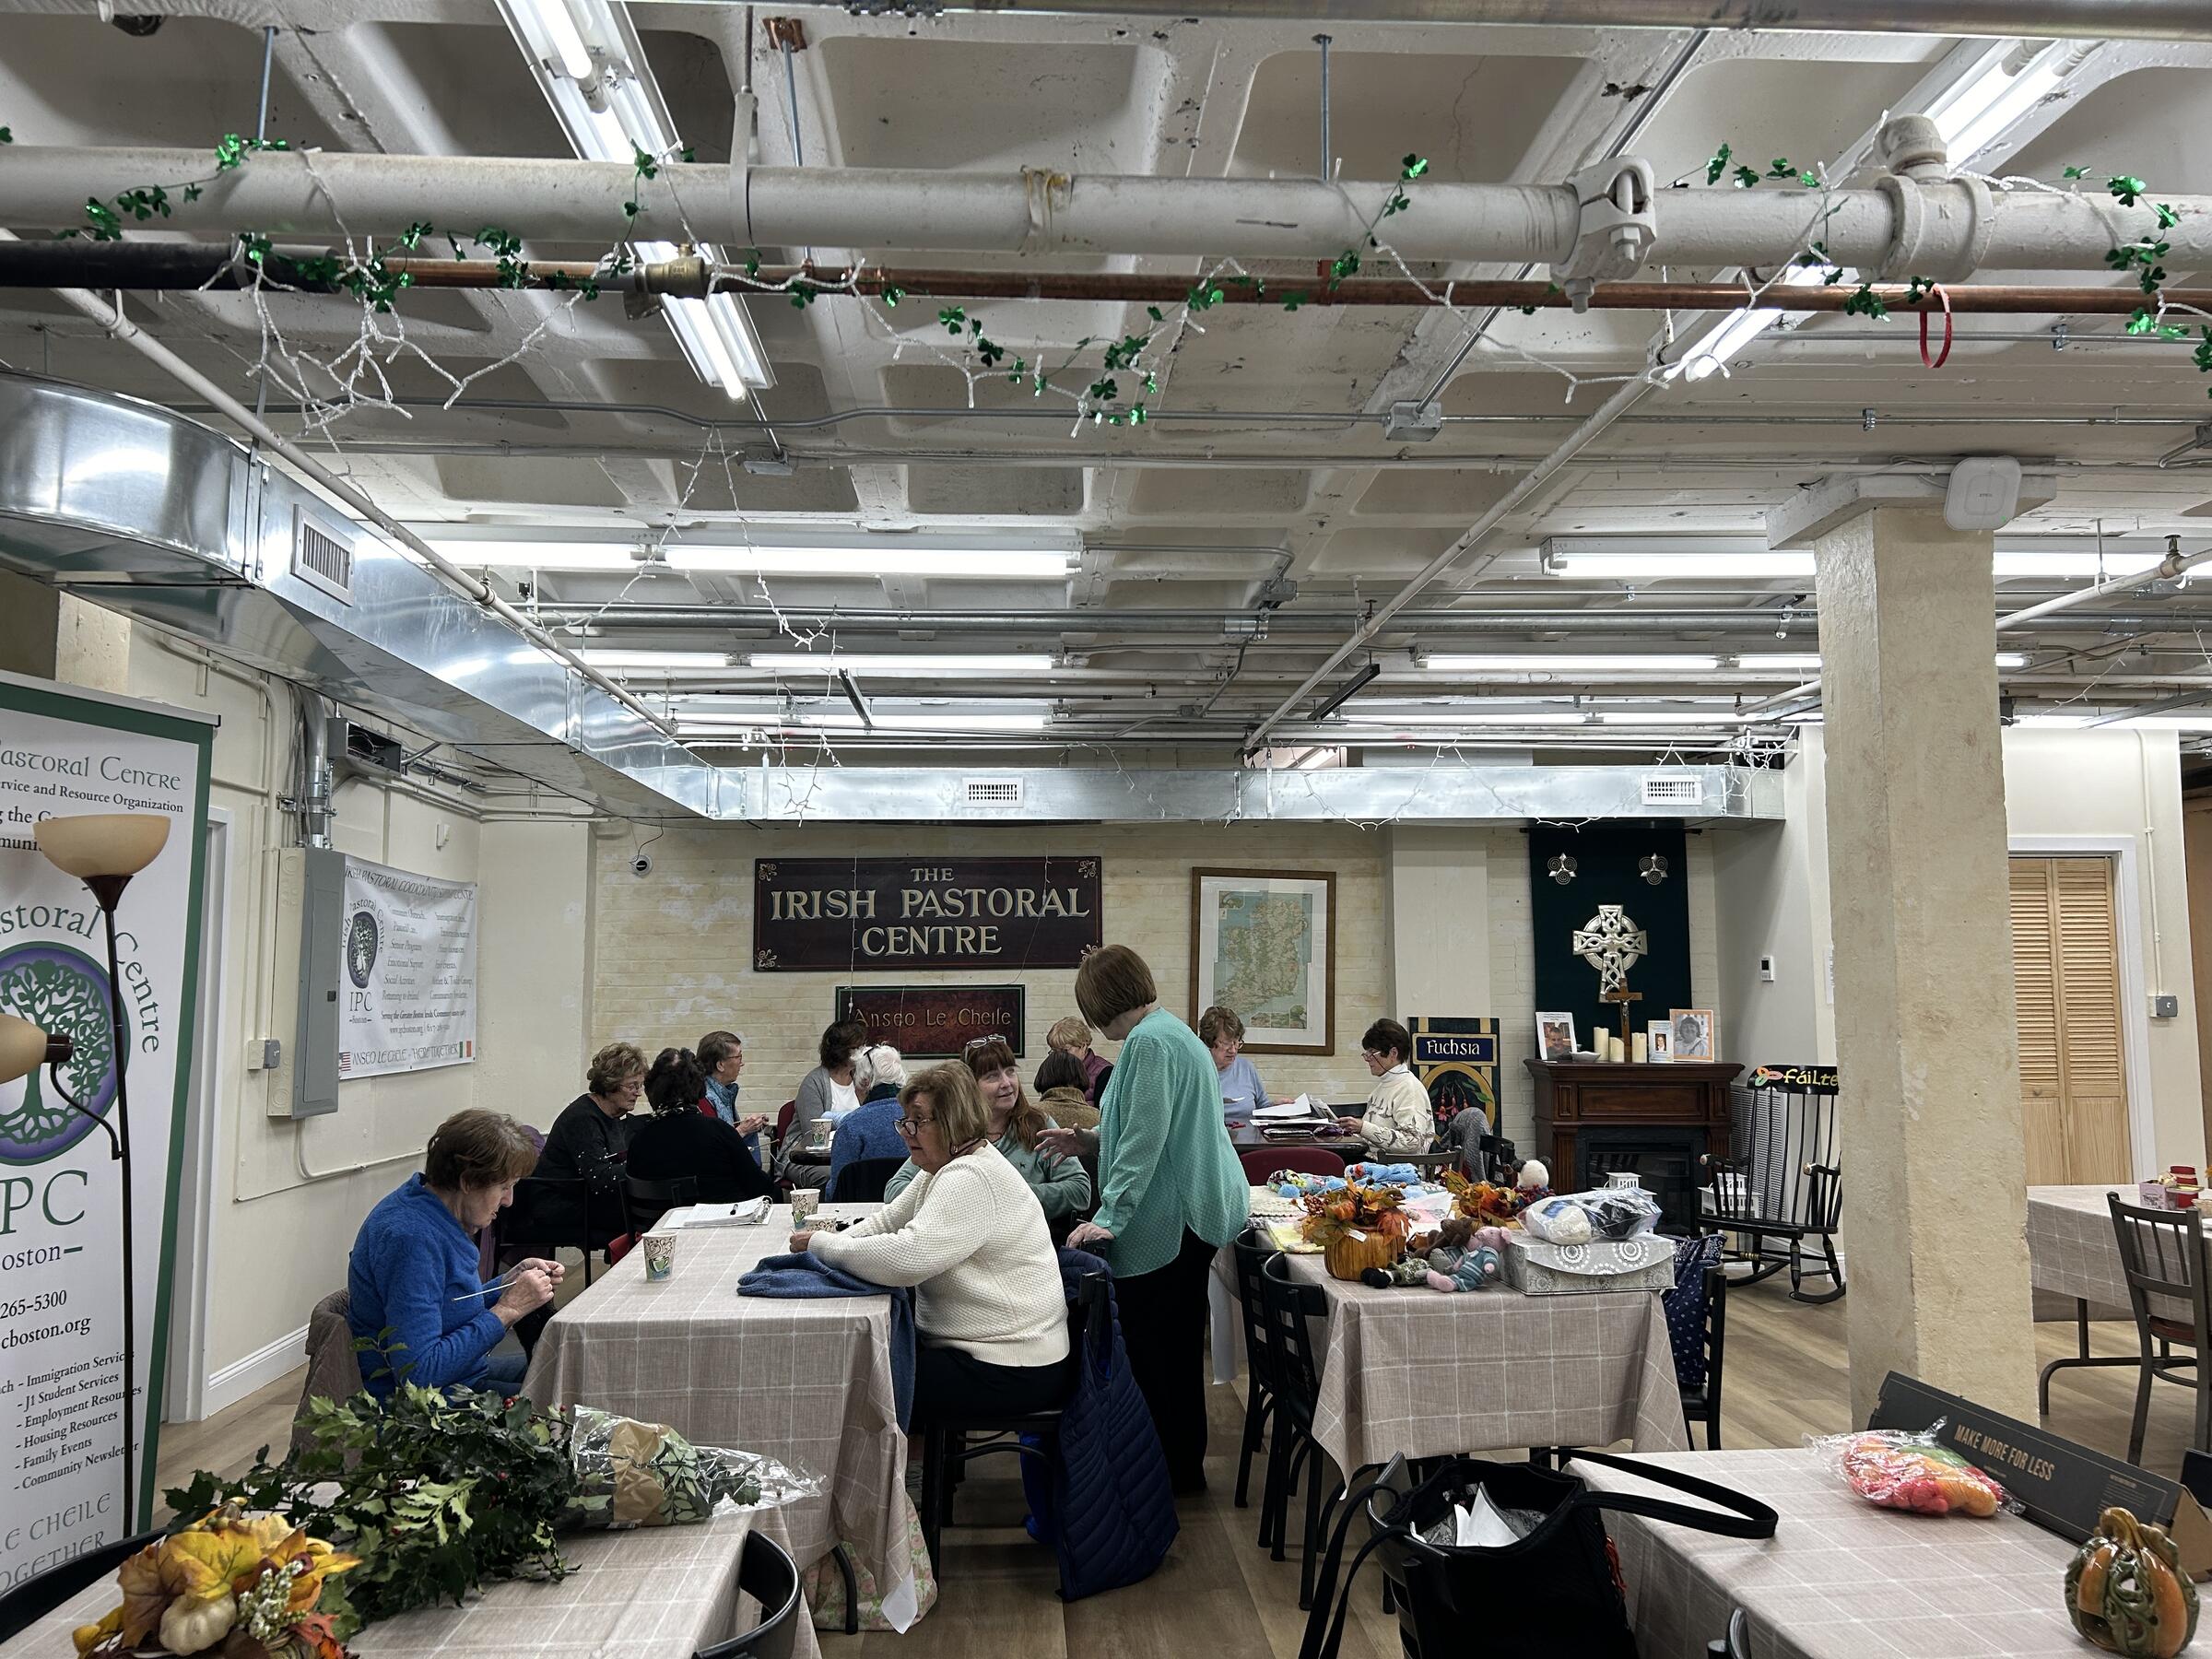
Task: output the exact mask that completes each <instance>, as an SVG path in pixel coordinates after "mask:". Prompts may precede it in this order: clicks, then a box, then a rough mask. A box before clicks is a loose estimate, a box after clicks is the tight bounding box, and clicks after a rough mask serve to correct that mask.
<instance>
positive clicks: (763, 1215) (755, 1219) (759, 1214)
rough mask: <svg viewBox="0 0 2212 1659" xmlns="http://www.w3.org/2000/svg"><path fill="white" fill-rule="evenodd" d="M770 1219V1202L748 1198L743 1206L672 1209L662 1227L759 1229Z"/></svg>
mask: <svg viewBox="0 0 2212 1659" xmlns="http://www.w3.org/2000/svg"><path fill="white" fill-rule="evenodd" d="M767 1219H768V1200H767V1199H765V1198H747V1200H746V1201H745V1202H744V1203H743V1204H693V1205H688V1206H685V1207H684V1208H682V1209H672V1210H670V1211H669V1212H668V1213H667V1214H666V1215H665V1216H663V1217H662V1218H661V1222H660V1224H661V1226H662V1227H670V1228H694V1227H758V1226H759V1225H760V1223H762V1222H763V1221H765V1220H767Z"/></svg>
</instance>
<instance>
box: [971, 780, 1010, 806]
mask: <svg viewBox="0 0 2212 1659" xmlns="http://www.w3.org/2000/svg"><path fill="white" fill-rule="evenodd" d="M1021 785H1022V780H1021V779H1019V778H962V779H961V780H960V799H961V802H962V803H963V804H964V805H966V806H1020V805H1021Z"/></svg>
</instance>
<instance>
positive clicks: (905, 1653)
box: [160, 1282, 2191, 1659]
mask: <svg viewBox="0 0 2212 1659" xmlns="http://www.w3.org/2000/svg"><path fill="white" fill-rule="evenodd" d="M1843 1308H1844V1304H1842V1303H1840V1302H1839V1303H1835V1304H1831V1305H1830V1306H1827V1307H1806V1306H1803V1305H1801V1304H1799V1303H1795V1302H1793V1301H1791V1300H1789V1299H1788V1297H1787V1295H1786V1294H1785V1293H1784V1292H1783V1290H1782V1289H1780V1288H1777V1286H1776V1284H1775V1283H1773V1282H1769V1283H1767V1284H1763V1285H1759V1286H1758V1287H1756V1288H1752V1289H1749V1290H1744V1291H1738V1292H1737V1293H1735V1294H1734V1295H1732V1296H1731V1297H1730V1298H1729V1300H1728V1354H1727V1375H1726V1382H1725V1388H1724V1397H1725V1407H1724V1420H1723V1424H1722V1438H1723V1443H1724V1444H1726V1445H1729V1446H1794V1445H1796V1444H1797V1443H1798V1442H1799V1441H1800V1440H1801V1439H1802V1438H1803V1437H1804V1436H1806V1435H1807V1434H1830V1433H1834V1432H1837V1431H1839V1430H1843V1429H1845V1428H1848V1427H1849V1426H1850V1424H1849V1421H1848V1418H1849V1403H1848V1398H1847V1386H1846V1384H1847V1378H1846V1371H1845V1363H1844V1349H1843ZM2091 1329H2092V1333H2093V1335H2092V1339H2091V1344H2090V1346H2091V1349H2092V1351H2094V1352H2097V1353H2109V1354H2117V1353H2125V1352H2132V1351H2133V1349H2134V1346H2135V1333H2134V1329H2133V1327H2132V1326H2124V1325H2119V1324H2104V1325H2097V1326H2093V1327H2091ZM2036 1339H2037V1348H2038V1353H2039V1358H2040V1359H2056V1358H2058V1357H2059V1356H2060V1355H2062V1354H2065V1353H2070V1352H2072V1351H2073V1342H2074V1327H2073V1326H2072V1325H2070V1324H2047V1325H2041V1326H2039V1327H2038V1328H2037V1332H2036ZM299 1392H300V1374H299V1373H297V1372H295V1373H294V1374H293V1375H291V1376H290V1377H288V1378H286V1379H284V1380H283V1381H281V1382H273V1383H271V1384H269V1385H268V1386H267V1387H266V1388H264V1389H262V1390H261V1391H260V1392H259V1393H257V1394H253V1395H251V1396H250V1397H248V1398H247V1399H244V1400H241V1401H240V1402H239V1403H238V1404H237V1405H235V1406H230V1407H229V1408H228V1409H227V1410H225V1411H223V1412H221V1413H219V1414H218V1416H216V1417H213V1418H209V1419H208V1420H207V1421H206V1422H204V1423H193V1424H182V1425H171V1427H169V1428H168V1429H166V1430H163V1432H162V1440H161V1459H160V1469H161V1483H162V1485H163V1486H165V1487H166V1486H170V1485H173V1484H175V1483H176V1482H178V1481H180V1480H182V1479H183V1478H184V1477H187V1476H188V1475H189V1474H190V1473H191V1471H192V1470H194V1469H195V1468H201V1467H207V1468H215V1469H218V1470H220V1471H224V1472H230V1471H235V1470H238V1469H241V1468H243V1467H245V1466H246V1465H248V1464H250V1463H251V1462H252V1460H253V1453H254V1452H255V1450H256V1449H257V1448H258V1447H260V1446H262V1445H264V1444H271V1443H274V1444H275V1445H276V1446H277V1447H278V1448H279V1449H280V1450H281V1448H282V1445H283V1442H284V1440H285V1437H286V1435H287V1434H288V1431H289V1428H290V1423H291V1415H292V1408H293V1406H294V1405H295V1404H296V1403H297V1401H298V1398H299ZM1207 1397H1208V1399H1209V1401H1210V1404H1211V1416H1210V1420H1209V1428H1210V1431H1211V1439H1210V1446H1211V1451H1212V1455H1211V1456H1210V1457H1209V1458H1208V1460H1207V1468H1208V1474H1209V1477H1210V1489H1209V1490H1208V1491H1207V1492H1206V1493H1205V1494H1204V1495H1202V1496H1200V1497H1198V1498H1195V1499H1193V1500H1187V1501H1186V1502H1185V1503H1184V1505H1183V1507H1182V1536H1181V1537H1180V1538H1179V1539H1178V1540H1177V1542H1176V1545H1175V1547H1174V1550H1173V1551H1172V1553H1171V1555H1170V1556H1169V1559H1168V1562H1167V1565H1166V1566H1165V1567H1164V1568H1163V1569H1162V1570H1161V1571H1160V1572H1159V1574H1157V1575H1156V1576H1155V1577H1153V1578H1152V1579H1150V1580H1148V1581H1147V1583H1143V1584H1141V1585H1138V1586H1135V1587H1133V1588H1131V1589H1127V1590H1120V1591H1115V1592H1113V1593H1112V1594H1106V1595H1100V1596H1094V1597H1092V1598H1090V1599H1089V1600H1088V1601H1080V1602H1077V1603H1075V1604H1073V1605H1072V1606H1064V1605H1062V1603H1061V1602H1060V1600H1059V1598H1058V1597H1057V1596H1056V1595H1055V1594H1053V1583H1054V1576H1053V1561H1052V1557H1051V1555H1050V1554H1049V1553H1048V1552H1046V1551H1045V1550H1043V1549H1041V1548H1040V1547H1038V1546H1036V1545H1035V1544H1033V1543H1031V1542H1030V1539H1029V1537H1028V1536H1027V1535H1025V1534H1024V1533H1023V1531H1022V1529H1021V1520H1022V1515H1023V1508H1022V1504H1021V1499H1020V1492H1019V1488H1018V1485H1017V1484H1016V1483H1015V1482H1014V1481H1013V1480H1012V1479H1010V1478H1008V1479H997V1478H989V1477H983V1476H982V1475H981V1474H980V1473H979V1475H978V1477H976V1478H974V1479H971V1481H970V1483H969V1484H968V1485H967V1486H965V1487H963V1488H962V1489H961V1493H960V1509H959V1523H960V1524H959V1525H958V1526H957V1527H955V1528H954V1529H952V1530H950V1531H948V1532H947V1535H946V1538H945V1557H946V1559H945V1576H946V1580H947V1583H946V1584H945V1586H944V1588H943V1592H942V1595H941V1599H940V1600H939V1602H938V1604H937V1606H936V1608H935V1611H934V1612H932V1613H931V1614H930V1615H929V1616H928V1617H927V1618H924V1619H923V1620H922V1622H921V1623H920V1624H918V1625H916V1626H915V1627H914V1629H913V1630H911V1631H909V1632H908V1633H907V1634H906V1635H905V1636H903V1637H899V1636H891V1635H864V1636H859V1637H845V1636H841V1635H831V1634H829V1633H824V1635H823V1637H822V1647H823V1651H824V1652H825V1653H827V1654H829V1655H830V1659H855V1656H860V1659H868V1656H873V1659H888V1655H891V1654H894V1653H895V1654H898V1655H900V1659H937V1656H939V1655H942V1656H944V1659H973V1656H974V1654H975V1653H977V1652H978V1651H980V1650H979V1649H978V1647H977V1642H978V1640H979V1638H980V1639H982V1640H983V1641H988V1642H990V1643H991V1644H992V1645H993V1646H994V1647H996V1646H999V1645H1001V1644H1003V1645H1004V1647H1005V1649H1006V1651H1009V1652H1014V1653H1020V1654H1021V1655H1023V1659H1062V1656H1063V1655H1067V1654H1078V1653H1079V1654H1081V1655H1082V1656H1083V1659H1161V1656H1162V1655H1171V1654H1185V1653H1188V1654H1202V1655H1204V1659H1295V1655H1296V1654H1297V1652H1298V1645H1299V1638H1300V1633H1301V1632H1302V1630H1303V1628H1304V1616H1303V1615H1302V1614H1300V1612H1299V1611H1298V1552H1297V1549H1296V1547H1295V1545H1294V1546H1293V1547H1292V1548H1291V1549H1290V1550H1289V1551H1288V1559H1287V1560H1285V1561H1282V1562H1280V1563H1277V1562H1274V1561H1271V1560H1269V1559H1267V1556H1266V1554H1265V1551H1263V1550H1261V1549H1260V1548H1258V1547H1256V1546H1255V1545H1254V1543H1253V1537H1254V1535H1256V1532H1257V1529H1258V1525H1259V1517H1258V1512H1257V1511H1256V1510H1249V1509H1247V1510H1240V1509H1237V1508H1235V1507H1233V1505H1232V1504H1231V1502H1230V1494H1231V1491H1232V1489H1233V1488H1234V1487H1235V1484H1236V1451H1237V1443H1238V1436H1239V1433H1240V1431H1241V1426H1242V1420H1243V1419H1242V1412H1243V1406H1242V1392H1241V1385H1240V1386H1239V1387H1236V1388H1210V1389H1208V1390H1207ZM2134 1398H2135V1378H2134V1373H2133V1372H2132V1371H2120V1370H2111V1371H2069V1372H2062V1373H2060V1377H2059V1380H2058V1382H2057V1383H2056V1385H2055V1386H2054V1387H2053V1390H2052V1396H2051V1417H2050V1418H2049V1421H2048V1427H2049V1428H2050V1429H2051V1430H2053V1432H2054V1433H2057V1434H2062V1435H2065V1437H2066V1438H2068V1439H2069V1440H2075V1441H2081V1442H2082V1443H2084V1444H2086V1445H2089V1446H2093V1447H2096V1448H2097V1449H2099V1450H2100V1451H2105V1452H2110V1453H2112V1454H2113V1455H2115V1456H2119V1455H2124V1454H2125V1453H2126V1450H2127V1424H2128V1415H2129V1413H2130V1411H2131V1410H2132V1409H2133V1405H2134ZM2190 1412H2191V1401H2190V1396H2189V1394H2188V1393H2187V1392H2186V1391H2185V1390H2183V1389H2181V1388H2178V1387H2168V1386H2161V1387H2160V1388H2159V1391H2158V1393H2157V1394H2155V1395H2154V1396H2153V1398H2152V1406H2151V1418H2150V1434H2149V1438H2148V1441H2147V1443H2146V1445H2145V1448H2144V1456H2143V1463H2144V1465H2145V1466H2146V1467H2147V1468H2150V1469H2153V1470H2156V1471H2159V1472H2160V1473H2164V1474H2172V1473H2174V1472H2176V1471H2177V1470H2178V1469H2179V1467H2180V1465H2181V1455H2182V1451H2183V1447H2184V1446H2185V1445H2186V1444H2187V1442H2188V1436H2189V1427H2190ZM1255 1488H1256V1481H1255ZM1398 1651H1399V1650H1398V1645H1397V1637H1396V1632H1395V1628H1394V1624H1393V1623H1392V1621H1389V1620H1386V1619H1385V1618H1383V1617H1382V1612H1381V1609H1380V1606H1379V1603H1378V1598H1377V1596H1376V1595H1374V1594H1360V1595H1358V1596H1355V1597H1354V1598H1353V1618H1352V1620H1351V1623H1350V1625H1349V1626H1348V1627H1347V1630H1346V1633H1345V1641H1344V1648H1343V1659H1394V1655H1396V1654H1397V1653H1398Z"/></svg>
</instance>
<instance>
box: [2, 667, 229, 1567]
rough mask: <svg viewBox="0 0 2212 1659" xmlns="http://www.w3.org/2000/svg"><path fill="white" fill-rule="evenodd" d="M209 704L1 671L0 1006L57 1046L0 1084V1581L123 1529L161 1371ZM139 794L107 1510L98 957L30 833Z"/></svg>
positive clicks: (108, 1382)
mask: <svg viewBox="0 0 2212 1659" xmlns="http://www.w3.org/2000/svg"><path fill="white" fill-rule="evenodd" d="M214 735H215V734H214V730H213V728H212V726H211V725H210V724H207V723H206V722H204V721H201V720H197V719H194V718H193V717H192V716H189V715H186V714H182V713H180V712H172V711H168V710H163V709H159V708H157V707H156V706H155V705H153V704H150V703H134V702H127V701H125V700H122V699H106V698H99V697H95V696H90V695H83V696H80V695H76V694H73V693H69V692H65V691H63V690H61V689H59V688H55V687H53V686H50V685H45V684H42V683H41V682H38V681H32V680H24V679H18V678H17V677H15V676H12V675H0V1009H5V1010H6V1012H7V1013H10V1014H13V1015H16V1016H17V1017H18V1018H23V1019H28V1020H29V1021H30V1022H31V1023H32V1024H33V1025H36V1026H39V1027H41V1028H42V1029H43V1030H46V1031H47V1032H48V1033H49V1034H51V1035H55V1036H66V1037H67V1038H68V1039H69V1040H70V1041H71V1043H72V1044H73V1045H74V1047H75V1053H74V1055H73V1056H72V1058H71V1060H70V1061H69V1063H68V1064H67V1065H64V1066H63V1067H61V1068H60V1069H61V1079H62V1083H63V1085H64V1086H65V1088H67V1089H68V1090H69V1092H70V1093H71V1094H73V1095H75V1096H76V1098H77V1099H78V1100H81V1101H82V1102H83V1103H84V1104H85V1106H86V1107H87V1108H88V1110H89V1111H90V1112H92V1113H93V1114H94V1117H96V1118H97V1119H98V1120H99V1122H98V1123H95V1122H94V1120H93V1118H88V1117H85V1116H83V1115H81V1114H79V1113H78V1112H75V1111H73V1110H72V1109H71V1108H70V1106H69V1105H68V1103H67V1102H66V1101H65V1100H62V1099H61V1098H60V1097H59V1094H58V1092H57V1090H56V1089H55V1088H54V1080H53V1077H52V1076H51V1075H49V1074H48V1073H45V1072H38V1073H34V1074H33V1075H31V1076H30V1077H26V1078H23V1079H22V1080H20V1081H18V1082H15V1083H8V1084H0V1590H12V1589H14V1588H15V1587H16V1586H17V1585H18V1584H20V1583H22V1582H23V1581H24V1580H25V1579H27V1578H29V1577H30V1576H31V1575H32V1574H34V1573H37V1572H41V1571H44V1570H45V1569H47V1568H49V1567H53V1566H58V1565H59V1564H61V1563H62V1562H64V1561H67V1560H69V1559H72V1558H73V1557H75V1556H76V1555H78V1554H80V1553H82V1552H83V1551H84V1550H86V1549H88V1548H91V1547H93V1546H95V1545H98V1544H112V1543H113V1542H115V1541H116V1540H117V1539H120V1538H123V1537H126V1536H128V1535H131V1534H132V1533H135V1532H137V1531H140V1530H142V1529H143V1528H144V1527H145V1526H146V1525H147V1523H148V1520H149V1517H150V1516H151V1513H152V1510H153V1488H154V1453H155V1445H154V1437H155V1432H156V1430H157V1427H158V1426H159V1423H160V1421H161V1382H162V1378H163V1375H164V1373H165V1371H167V1369H168V1366H167V1359H168V1355H167V1352H166V1349H167V1344H168V1331H169V1288H170V1273H169V1268H170V1252H171V1230H172V1228H173V1225H174V1214H175V1208H176V1187H177V1175H178V1164H179V1159H180V1156H181V1153H182V1140H181V1138H180V1137H179V1136H178V1135H176V1134H175V1132H174V1131H175V1125H176V1124H177V1123H178V1122H179V1121H180V1120H181V1118H182V1115H183V1112H184V1099H185V1089H186V1086H187V1083H188V1080H189V1078H190V1077H191V1072H192V1066H191V1059H192V1042H193V1032H194V1018H195V1012H196V1006H195V1003H196V996H197V992H198V986H199V975H198V973H197V972H196V971H193V972H187V971H186V968H187V964H194V965H196V964H197V962H198V960H199V928H200V904H199V894H200V890H201V886H200V878H201V861H202V859H203V857H204V856H205V849H206V832H205V828H204V826H205V825H206V820H207V756H208V748H209V746H210V744H211V742H212V740H213V738H214ZM108 812H133V813H154V814H159V815H160V816H162V817H165V818H168V819H169V820H170V830H169V840H168V841H167V842H166V843H165V844H164V845H163V847H162V849H161V852H160V854H159V856H158V857H157V858H155V860H154V862H153V863H152V864H150V865H147V867H146V868H145V869H144V870H142V871H140V872H139V873H138V874H137V875H136V876H135V877H132V878H131V882H130V886H129V887H128V888H125V889H124V895H123V899H122V901H121V903H120V904H119V905H118V906H117V908H116V912H115V935H116V936H115V945H116V956H117V959H118V960H119V962H120V963H121V972H120V976H119V977H120V979H121V982H122V988H123V997H122V1002H123V1013H124V1049H125V1053H126V1054H127V1056H128V1061H129V1083H130V1137H131V1165H132V1180H133V1182H134V1185H133V1190H132V1192H131V1194H130V1195H129V1202H130V1204H131V1206H132V1216H133V1218H134V1221H135V1235H136V1236H135V1241H134V1242H135V1249H134V1251H133V1255H134V1258H135V1260H134V1267H135V1273H134V1283H135V1308H136V1314H137V1331H136V1340H135V1344H134V1345H133V1346H134V1349H135V1358H136V1367H135V1372H136V1374H135V1376H134V1377H132V1378H131V1379H130V1390H129V1395H128V1397H129V1399H130V1401H131V1405H130V1406H129V1409H130V1410H131V1412H132V1417H133V1420H134V1430H133V1437H132V1438H133V1440H134V1442H135V1445H136V1447H137V1458H136V1460H135V1461H136V1464H137V1481H136V1492H137V1508H138V1513H137V1514H136V1515H135V1516H126V1515H124V1512H123V1444H124V1436H123V1425H124V1417H123V1414H124V1409H125V1406H124V1399H125V1392H124V1374H123V1358H124V1340H123V1243H122V1212H123V1206H124V1193H123V1179H122V1168H123V1166H122V1165H121V1164H119V1163H117V1162H116V1161H115V1160H114V1159H112V1157H111V1156H110V1152H109V1141H108V1136H107V1133H106V1130H105V1129H104V1128H103V1127H102V1125H109V1124H112V1125H116V1126H118V1127H120V1122H119V1118H118V1115H117V1111H118V1109H117V1102H116V1059H117V1056H116V1053H115V1041H114V1036H113V1028H112V1024H111V1023H110V1020H109V1017H108V1000H107V997H108V960H107V941H106V936H105V929H104V926H103V924H102V922H101V919H100V910H99V907H98V906H97V905H96V904H95V903H94V902H93V900H92V896H91V895H90V894H89V893H88V892H87V891H86V890H85V886H84V883H82V882H80V881H78V880H76V878H75V877H69V876H65V875H63V874H62V872H61V871H59V870H57V869H55V868H54V867H53V865H51V864H49V863H47V862H46V859H45V858H44V856H43V855H42V854H41V853H40V852H39V850H38V842H37V840H36V839H35V837H36V830H37V826H38V824H39V822H40V821H41V819H44V818H68V817H72V816H75V815H76V814H80V813H108Z"/></svg>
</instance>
